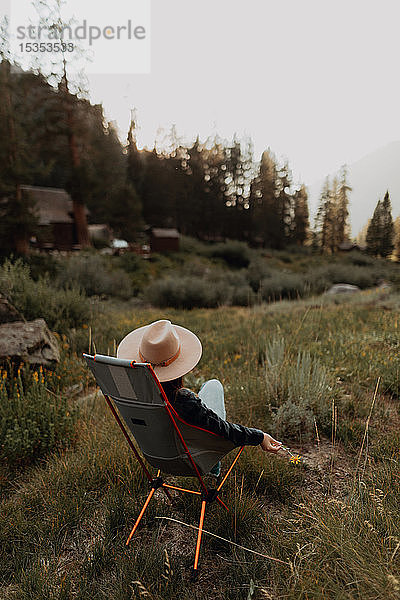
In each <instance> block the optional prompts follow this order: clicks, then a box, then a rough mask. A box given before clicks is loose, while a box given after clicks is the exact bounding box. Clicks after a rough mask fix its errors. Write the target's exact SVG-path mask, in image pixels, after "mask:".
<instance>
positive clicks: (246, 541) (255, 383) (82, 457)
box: [0, 259, 400, 600]
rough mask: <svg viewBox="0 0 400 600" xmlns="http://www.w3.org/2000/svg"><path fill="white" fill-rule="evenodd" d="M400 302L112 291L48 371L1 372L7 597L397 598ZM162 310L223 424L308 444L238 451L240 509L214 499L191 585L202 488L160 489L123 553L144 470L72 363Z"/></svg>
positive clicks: (385, 295) (375, 297)
mask: <svg viewBox="0 0 400 600" xmlns="http://www.w3.org/2000/svg"><path fill="white" fill-rule="evenodd" d="M302 260H303V259H302ZM292 270H293V271H295V270H296V269H295V267H294V266H293V269H292ZM77 293H78V292H77ZM79 293H80V292H79ZM399 308H400V295H399V293H398V292H397V291H396V289H395V288H392V289H391V290H385V289H384V290H376V289H375V290H374V289H371V290H365V291H362V292H359V293H358V294H356V295H354V296H351V297H348V296H346V297H344V296H341V297H337V296H336V297H327V296H311V297H308V298H303V299H299V300H294V301H290V300H282V301H280V302H275V303H271V304H266V303H264V302H260V303H253V304H252V305H251V306H219V307H216V308H194V309H193V310H183V309H178V308H174V309H173V308H165V309H162V310H161V309H159V308H158V309H156V308H152V307H150V306H148V305H146V304H144V303H143V302H142V303H139V302H138V301H137V300H130V301H126V300H124V299H123V298H120V299H113V300H108V301H103V302H101V303H99V305H98V306H96V310H94V309H93V310H90V313H91V316H90V315H89V314H84V315H82V318H81V319H80V322H79V324H75V327H74V328H72V329H68V330H67V329H66V331H67V333H64V334H62V333H60V334H59V335H60V342H61V345H62V360H61V362H60V364H59V365H58V366H57V368H56V369H55V370H54V371H32V369H28V368H27V367H24V366H20V368H19V369H18V370H16V369H15V368H13V367H11V366H8V367H7V368H3V369H2V371H1V374H0V399H1V403H0V411H1V412H0V419H1V420H0V424H1V429H0V436H1V437H0V440H1V466H0V490H1V496H2V499H1V510H0V598H1V600H9V599H10V600H11V599H12V600H28V599H29V600H47V599H49V600H69V599H71V600H72V599H76V600H87V599H89V598H90V599H92V598H93V599H96V600H103V599H110V600H111V599H113V600H127V599H131V598H132V599H134V598H147V599H150V598H153V599H164V598H165V599H168V598H171V599H172V598H174V599H175V598H179V599H182V600H185V599H187V600H188V599H190V600H193V599H196V600H203V599H204V600H205V599H209V598H213V599H214V598H215V599H216V600H219V599H221V600H222V599H232V600H236V599H238V600H239V599H244V600H252V599H253V600H261V599H275V598H276V599H282V600H283V599H292V600H295V599H299V600H300V599H302V598H306V599H314V598H338V599H341V598H343V599H344V598H350V599H361V598H362V599H363V600H366V599H368V600H369V599H370V600H373V599H381V598H382V599H388V600H391V599H393V600H394V599H397V598H399V596H400V468H399V461H400V404H399V395H400V387H399V386H400V378H399V369H400V361H399V352H398V350H399V344H400V323H399V322H398V321H399ZM54 318H55V319H56V317H54ZM57 318H59V319H61V316H57ZM158 318H169V319H170V320H171V321H172V322H174V323H178V324H180V325H182V326H185V327H188V328H189V329H191V330H193V331H194V332H196V333H197V334H198V335H199V337H200V339H201V340H202V342H203V349H204V351H203V357H202V359H201V361H200V363H199V364H198V366H197V367H196V369H195V370H194V371H193V372H192V373H191V374H189V375H188V376H187V377H186V379H185V385H186V386H187V387H191V388H193V389H195V390H197V389H198V388H199V387H200V385H201V383H202V382H203V381H205V380H206V379H209V378H213V377H216V378H219V379H220V380H221V381H222V383H223V385H224V388H225V396H226V407H227V415H228V419H229V420H230V421H233V422H239V423H243V424H247V425H252V426H256V427H258V428H261V429H264V430H265V431H267V432H269V433H271V434H272V435H273V436H274V437H277V438H278V439H280V440H282V441H283V442H284V443H285V444H286V445H289V446H290V447H291V448H292V449H293V452H295V453H298V454H300V455H301V456H302V457H303V461H302V463H300V464H292V463H290V461H289V460H288V457H287V456H285V455H284V454H283V453H282V455H279V456H271V455H268V454H264V453H262V452H261V450H260V449H259V448H253V447H248V448H246V449H245V451H244V453H243V454H242V459H241V460H240V461H239V463H238V464H237V467H236V468H235V469H234V472H233V476H231V478H230V480H229V481H228V483H227V484H226V486H225V492H224V493H223V495H222V499H223V500H224V501H225V502H226V503H227V505H228V506H229V509H230V512H229V513H226V512H225V511H223V510H221V509H220V507H219V506H218V505H216V504H212V505H211V506H210V507H208V512H207V513H206V520H205V529H206V530H207V531H211V532H213V533H215V534H216V535H217V536H220V537H222V538H224V539H220V538H216V537H212V536H210V535H208V534H205V535H204V538H203V543H202V551H201V558H200V567H201V569H200V576H199V580H198V582H197V583H194V582H192V581H191V580H190V567H191V566H192V561H193V554H194V546H195V539H196V531H194V530H193V529H192V528H190V527H188V525H195V526H196V525H197V522H198V516H199V503H197V502H195V501H193V500H192V498H187V497H179V498H178V497H177V498H176V502H175V503H174V505H173V506H172V507H170V506H169V505H168V504H167V503H166V501H165V499H164V497H163V495H162V494H161V493H160V492H158V494H157V500H156V501H153V504H150V508H149V510H148V512H147V513H146V515H145V517H144V519H143V521H142V524H141V526H140V528H139V530H138V532H137V535H136V537H135V538H134V539H133V542H132V543H131V545H130V546H129V547H128V548H126V546H125V541H126V537H127V535H128V533H129V531H130V529H131V527H132V524H133V522H134V520H135V518H136V516H137V515H138V512H139V510H140V508H141V506H142V504H143V502H144V499H145V497H146V495H147V482H146V481H145V480H144V479H143V477H142V475H141V473H140V471H139V469H138V467H137V465H136V463H135V460H134V457H133V456H132V454H131V452H130V450H129V448H128V446H127V444H126V442H125V440H124V439H123V436H122V434H121V432H120V431H119V429H118V427H117V425H116V423H115V422H114V420H113V417H112V415H111V414H109V411H108V408H107V406H106V404H105V401H104V399H103V398H102V396H101V394H100V393H99V392H98V391H97V390H96V387H95V385H94V381H93V379H92V377H91V375H90V373H89V372H88V370H87V369H86V368H85V366H84V364H83V362H82V360H81V359H80V355H81V353H82V351H88V350H90V351H92V352H94V351H97V352H99V353H110V354H113V353H114V352H115V346H116V344H117V343H118V342H119V341H120V339H121V338H122V337H123V336H124V335H125V334H126V333H128V332H129V331H130V330H132V329H133V328H136V327H139V326H141V325H144V324H147V323H149V322H150V321H152V320H156V319H158ZM62 319H64V321H65V319H66V317H65V315H62ZM82 321H83V322H82ZM227 464H229V457H228V458H227V459H225V462H224V465H223V467H224V466H226V465H227ZM175 480H176V481H177V482H180V483H184V484H186V485H187V483H188V480H185V479H179V478H175ZM168 518H172V519H175V521H170V520H168ZM176 521H179V522H180V523H177V522H176ZM185 524H186V525H185ZM229 542H233V543H234V544H236V545H233V544H231V543H229ZM239 546H241V547H245V548H247V549H248V550H244V549H243V548H241V547H239ZM266 556H268V557H269V558H267V557H266ZM274 559H277V560H274Z"/></svg>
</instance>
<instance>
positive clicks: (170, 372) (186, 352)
mask: <svg viewBox="0 0 400 600" xmlns="http://www.w3.org/2000/svg"><path fill="white" fill-rule="evenodd" d="M201 353H202V347H201V342H200V340H199V338H198V337H197V335H195V334H194V333H192V331H190V330H189V329H185V327H181V326H180V325H173V324H172V323H171V321H167V320H164V319H162V320H160V321H155V322H154V323H150V325H145V326H144V327H139V329H134V330H133V331H131V332H130V333H128V335H126V336H125V337H124V339H123V340H122V341H121V343H120V344H119V346H118V349H117V357H118V358H125V359H128V360H135V361H136V362H146V363H150V364H151V365H152V367H153V369H154V371H155V373H156V375H157V377H158V379H159V380H160V381H170V380H171V379H177V378H178V377H182V375H185V374H186V373H189V371H191V370H192V369H193V367H195V366H196V365H197V363H198V362H199V360H200V358H201Z"/></svg>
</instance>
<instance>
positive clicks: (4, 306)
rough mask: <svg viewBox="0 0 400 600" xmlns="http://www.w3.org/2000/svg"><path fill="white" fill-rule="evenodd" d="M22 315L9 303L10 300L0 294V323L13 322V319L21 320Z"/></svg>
mask: <svg viewBox="0 0 400 600" xmlns="http://www.w3.org/2000/svg"><path fill="white" fill-rule="evenodd" d="M23 320H24V317H23V316H22V315H21V313H20V312H18V310H17V309H16V308H15V306H13V305H12V304H10V302H9V301H8V300H7V298H5V297H4V296H2V295H1V294H0V324H1V323H13V322H14V321H23Z"/></svg>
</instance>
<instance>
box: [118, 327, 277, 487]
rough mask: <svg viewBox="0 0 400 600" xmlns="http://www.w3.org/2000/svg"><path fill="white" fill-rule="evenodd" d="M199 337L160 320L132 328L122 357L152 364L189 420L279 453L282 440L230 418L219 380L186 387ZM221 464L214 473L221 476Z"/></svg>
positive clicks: (198, 352)
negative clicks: (194, 390) (226, 410)
mask: <svg viewBox="0 0 400 600" xmlns="http://www.w3.org/2000/svg"><path fill="white" fill-rule="evenodd" d="M201 354H202V346H201V342H200V340H199V338H198V337H197V336H196V335H195V334H194V333H192V332H191V331H189V329H185V328H184V327H180V326H179V325H173V324H172V323H171V322H170V321H167V320H160V321H155V322H154V323H150V325H145V326H144V327H140V328H139V329H135V330H134V331H131V333H129V334H128V335H127V336H126V337H125V338H124V339H123V340H122V342H121V343H120V345H119V346H118V351H117V356H118V358H125V359H129V360H135V361H137V362H146V363H150V364H151V365H152V367H153V369H154V372H155V374H156V375H157V377H158V379H159V381H160V383H161V385H162V387H163V389H164V392H165V394H166V396H167V398H168V400H169V402H170V403H171V404H172V406H173V407H174V409H175V410H176V412H177V413H178V415H179V416H180V417H181V419H183V420H184V421H186V422H187V423H189V424H190V425H196V426H197V427H201V428H203V429H206V430H207V431H211V432H212V433H216V434H218V435H220V436H222V437H224V438H226V439H228V440H230V441H231V442H233V443H234V444H235V446H257V445H260V447H261V449H262V450H264V451H265V452H273V453H275V452H278V450H279V449H280V447H281V445H282V444H281V442H278V441H276V440H274V438H273V437H271V436H270V435H269V434H268V433H264V432H263V431H261V430H260V429H254V428H252V427H245V426H244V425H237V424H235V423H230V422H229V421H227V420H226V412H225V403H224V389H223V387H222V384H221V382H220V381H218V380H217V379H210V380H209V381H207V382H206V383H204V384H203V385H202V387H201V388H200V391H199V393H198V394H195V393H194V392H193V391H192V390H189V389H187V388H185V387H184V386H183V376H184V375H186V374H187V373H189V371H191V370H192V369H193V368H194V367H195V366H196V365H197V363H198V362H199V360H200V357H201ZM219 470H220V465H219V464H218V465H216V466H215V467H214V468H213V469H212V471H211V473H212V474H213V475H215V476H218V475H219Z"/></svg>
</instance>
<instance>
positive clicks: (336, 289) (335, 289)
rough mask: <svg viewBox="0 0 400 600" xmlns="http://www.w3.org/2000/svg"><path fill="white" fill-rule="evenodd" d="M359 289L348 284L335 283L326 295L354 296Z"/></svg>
mask: <svg viewBox="0 0 400 600" xmlns="http://www.w3.org/2000/svg"><path fill="white" fill-rule="evenodd" d="M359 291H360V288H359V287H358V286H357V285H350V284H349V283H336V284H335V285H333V286H332V287H331V288H329V290H328V291H327V292H326V293H327V294H332V295H333V294H354V293H355V292H359Z"/></svg>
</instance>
